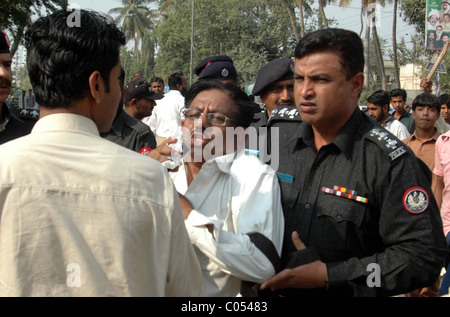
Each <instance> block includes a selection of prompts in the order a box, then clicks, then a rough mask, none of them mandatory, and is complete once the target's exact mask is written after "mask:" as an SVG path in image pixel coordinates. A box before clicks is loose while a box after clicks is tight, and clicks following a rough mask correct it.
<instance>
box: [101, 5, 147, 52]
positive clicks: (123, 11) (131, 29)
mask: <svg viewBox="0 0 450 317" xmlns="http://www.w3.org/2000/svg"><path fill="white" fill-rule="evenodd" d="M121 1H122V5H123V7H117V8H113V9H111V10H109V11H108V13H109V14H118V16H117V17H116V18H115V19H114V20H115V21H116V22H117V23H119V24H121V25H122V30H123V32H124V34H125V37H126V39H127V40H128V41H129V40H133V41H134V52H135V53H137V52H138V51H139V47H140V45H141V43H142V40H143V38H144V36H145V34H146V33H147V32H149V31H150V30H152V29H153V26H154V23H153V18H155V16H156V14H155V11H154V10H151V9H150V8H149V7H148V5H149V4H151V3H153V2H156V1H155V0H121Z"/></svg>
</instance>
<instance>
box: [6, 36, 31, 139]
mask: <svg viewBox="0 0 450 317" xmlns="http://www.w3.org/2000/svg"><path fill="white" fill-rule="evenodd" d="M9 46H10V42H9V39H8V36H7V35H6V33H5V32H3V31H0V144H3V143H6V142H8V141H11V140H13V139H16V138H19V137H21V136H24V135H27V134H29V133H30V132H31V130H32V129H33V126H34V123H35V121H34V120H22V119H20V118H19V116H18V115H16V114H15V113H14V112H12V111H11V110H10V109H9V108H8V106H7V105H6V103H5V101H6V99H7V98H8V96H9V94H10V93H11V87H12V70H11V64H12V60H11V56H10V49H9Z"/></svg>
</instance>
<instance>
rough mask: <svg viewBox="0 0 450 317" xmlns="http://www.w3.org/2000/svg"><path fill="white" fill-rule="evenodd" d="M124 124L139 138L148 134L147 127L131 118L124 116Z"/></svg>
mask: <svg viewBox="0 0 450 317" xmlns="http://www.w3.org/2000/svg"><path fill="white" fill-rule="evenodd" d="M124 123H125V124H126V125H127V126H129V127H130V128H132V129H133V130H134V131H136V132H137V133H138V135H139V137H142V136H144V135H147V134H148V132H149V131H150V128H149V126H148V125H146V124H145V123H143V122H141V121H139V120H137V119H135V118H133V117H131V116H124Z"/></svg>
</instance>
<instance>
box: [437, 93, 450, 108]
mask: <svg viewBox="0 0 450 317" xmlns="http://www.w3.org/2000/svg"><path fill="white" fill-rule="evenodd" d="M439 103H440V104H441V105H449V106H450V95H449V94H442V95H440V96H439Z"/></svg>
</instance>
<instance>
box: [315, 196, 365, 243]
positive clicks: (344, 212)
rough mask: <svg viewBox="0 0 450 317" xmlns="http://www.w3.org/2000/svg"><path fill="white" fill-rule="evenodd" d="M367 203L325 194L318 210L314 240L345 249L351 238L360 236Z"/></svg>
mask: <svg viewBox="0 0 450 317" xmlns="http://www.w3.org/2000/svg"><path fill="white" fill-rule="evenodd" d="M366 212H367V205H366V204H363V203H361V202H358V201H354V200H351V199H348V198H344V197H338V196H334V195H326V194H325V195H323V196H322V198H321V199H320V200H319V203H318V206H317V212H316V219H315V221H316V228H317V231H316V230H315V234H314V236H315V238H314V240H315V241H316V243H318V244H319V245H320V246H322V247H324V248H327V249H337V250H345V249H347V248H348V246H349V245H350V243H349V241H348V240H349V238H350V237H354V236H358V230H360V228H361V226H362V224H363V221H364V217H365V215H366Z"/></svg>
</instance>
